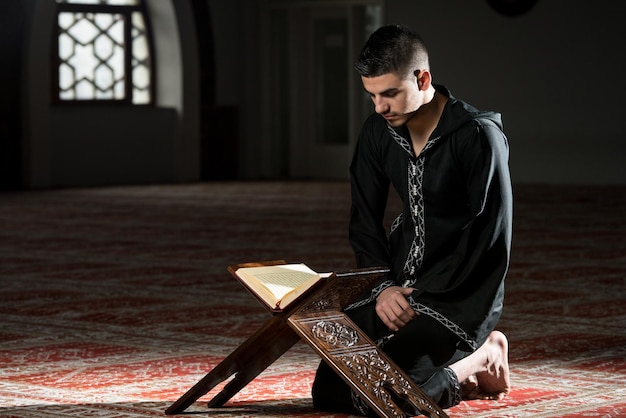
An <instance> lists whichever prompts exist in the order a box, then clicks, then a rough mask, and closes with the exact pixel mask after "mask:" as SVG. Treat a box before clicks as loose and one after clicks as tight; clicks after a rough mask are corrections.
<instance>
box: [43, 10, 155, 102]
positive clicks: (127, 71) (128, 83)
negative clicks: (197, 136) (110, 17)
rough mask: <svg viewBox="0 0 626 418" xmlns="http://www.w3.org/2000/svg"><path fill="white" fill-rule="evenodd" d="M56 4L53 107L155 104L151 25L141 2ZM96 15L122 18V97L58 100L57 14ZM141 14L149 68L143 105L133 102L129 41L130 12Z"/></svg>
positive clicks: (131, 58) (59, 92) (59, 60)
mask: <svg viewBox="0 0 626 418" xmlns="http://www.w3.org/2000/svg"><path fill="white" fill-rule="evenodd" d="M55 3H56V12H55V25H54V34H55V36H54V37H53V42H54V46H53V48H52V53H53V57H52V58H53V59H52V62H53V64H54V68H53V71H52V73H53V80H54V82H52V83H51V87H52V96H51V97H52V102H53V104H55V105H62V106H75V105H131V106H154V105H155V93H156V88H155V86H156V77H157V74H156V65H155V63H156V57H155V51H154V50H155V48H154V41H153V37H152V26H151V23H150V19H149V15H148V10H147V8H146V5H145V1H144V0H139V4H135V5H111V4H103V3H98V4H91V3H58V2H55ZM64 12H67V13H94V14H97V13H100V14H121V15H124V19H125V25H124V45H125V46H126V47H125V48H124V98H123V99H116V98H102V99H76V98H74V99H62V98H61V86H60V74H59V73H60V67H61V63H62V62H63V61H62V60H61V58H60V55H59V38H60V36H61V34H62V33H64V32H63V31H62V30H61V27H60V25H59V15H60V14H61V13H64ZM136 12H138V13H141V14H142V16H143V20H144V22H145V32H146V33H145V36H146V43H147V48H148V54H149V60H150V65H149V68H148V71H149V72H150V83H149V86H148V92H149V95H150V98H149V100H148V102H147V103H133V88H134V83H133V65H132V60H133V54H132V51H133V49H132V48H133V46H132V45H133V42H132V39H133V37H132V29H133V25H132V15H133V13H136Z"/></svg>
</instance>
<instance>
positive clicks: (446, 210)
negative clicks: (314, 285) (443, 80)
mask: <svg viewBox="0 0 626 418" xmlns="http://www.w3.org/2000/svg"><path fill="white" fill-rule="evenodd" d="M355 68H356V69H357V71H358V72H359V73H360V75H361V80H362V82H363V87H364V88H365V91H366V92H367V93H368V94H369V95H370V97H371V99H372V101H373V103H374V108H375V112H376V113H374V114H373V115H371V116H370V117H369V118H368V119H367V120H366V121H365V123H364V125H363V129H362V131H361V134H360V136H359V140H358V143H357V146H356V149H355V152H354V157H353V160H352V164H351V166H350V174H351V190H352V192H351V193H352V208H351V219H350V241H351V244H352V246H353V249H354V251H355V255H356V259H357V265H358V267H373V266H388V267H389V269H390V272H391V273H390V274H389V275H388V277H386V278H385V279H384V280H383V281H381V282H380V283H379V284H378V285H377V286H374V288H372V289H371V292H369V293H368V294H367V295H365V296H364V297H363V299H362V300H359V301H357V302H355V303H354V304H352V305H351V306H349V307H348V308H347V309H346V312H347V314H348V315H349V316H350V318H351V319H352V320H353V321H354V322H355V323H356V324H357V325H358V326H359V327H360V328H361V329H362V330H363V331H364V332H365V333H367V334H368V335H369V336H370V337H371V338H372V339H373V340H375V341H377V344H378V345H379V346H380V347H381V348H382V350H383V351H385V353H386V354H387V355H389V357H390V358H391V359H392V360H393V361H394V362H395V363H396V364H397V365H398V366H399V367H401V368H402V369H403V370H404V371H405V372H406V373H407V374H408V375H409V376H410V377H411V378H412V379H413V380H414V381H415V382H416V383H417V384H418V385H420V387H421V388H422V389H423V390H424V391H425V392H426V393H427V394H428V395H429V396H430V397H431V398H432V399H433V400H434V401H435V402H437V403H438V404H439V406H441V407H442V408H449V407H452V406H454V405H456V404H458V403H459V402H460V401H461V399H462V398H466V399H467V398H481V399H502V398H503V397H504V396H505V395H506V394H507V393H508V392H509V389H510V382H509V369H508V358H507V357H508V342H507V339H506V337H505V336H504V334H502V333H501V332H499V331H495V330H494V329H495V326H496V323H497V322H498V320H499V318H500V315H501V312H502V303H503V299H504V277H505V275H506V271H507V268H508V263H509V257H510V247H511V229H512V192H511V182H510V175H509V170H508V144H507V140H506V137H505V136H504V134H503V132H502V123H501V118H500V115H499V114H498V113H494V112H481V111H479V110H477V109H476V108H474V107H472V106H470V105H468V104H467V103H464V102H462V101H460V100H457V99H455V98H454V97H453V96H452V95H451V94H450V92H449V91H448V90H447V89H446V88H445V87H443V86H440V85H435V84H433V80H432V75H431V72H430V66H429V59H428V53H427V50H426V47H425V45H424V43H423V41H422V39H421V38H420V37H419V35H417V34H415V33H414V32H412V31H411V30H410V29H408V28H406V27H403V26H398V25H390V26H384V27H382V28H380V29H378V30H377V31H376V32H374V33H373V34H372V35H371V37H370V38H369V40H368V41H367V43H366V44H365V46H364V48H363V50H362V52H361V55H360V57H359V59H358V61H357V63H356V65H355ZM390 184H391V185H393V187H394V189H395V191H396V192H397V193H398V195H399V197H400V199H401V201H402V207H403V209H402V213H401V214H400V216H398V218H396V220H395V221H394V222H393V224H392V226H391V232H390V234H389V236H387V234H386V232H385V230H384V227H383V217H384V213H385V209H386V206H387V198H388V193H389V186H390ZM313 402H314V405H315V406H316V407H318V408H320V409H325V410H334V411H340V412H346V413H353V414H354V413H360V414H364V415H367V414H371V411H370V410H368V408H367V406H366V405H365V404H364V402H363V401H362V400H361V399H360V398H359V397H358V396H357V395H356V394H354V393H352V392H351V391H350V389H349V387H348V386H347V385H346V384H345V383H344V382H343V381H341V380H340V379H339V378H338V377H337V376H336V375H335V373H334V372H333V371H332V370H331V369H330V368H329V367H328V366H327V365H326V364H324V363H322V364H320V367H319V369H318V371H317V375H316V379H315V382H314V385H313ZM407 412H415V411H407Z"/></svg>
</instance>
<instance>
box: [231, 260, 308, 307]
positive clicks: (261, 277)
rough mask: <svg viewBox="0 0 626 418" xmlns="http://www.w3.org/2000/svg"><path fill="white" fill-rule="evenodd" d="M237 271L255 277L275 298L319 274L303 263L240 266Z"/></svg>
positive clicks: (277, 298)
mask: <svg viewBox="0 0 626 418" xmlns="http://www.w3.org/2000/svg"><path fill="white" fill-rule="evenodd" d="M238 272H239V273H244V274H249V275H251V276H253V277H255V278H256V279H257V280H258V281H259V282H260V283H261V284H263V286H265V287H266V288H267V289H268V290H269V291H270V292H272V293H273V294H274V296H275V298H276V300H280V299H282V298H283V296H285V295H286V294H287V293H289V292H290V291H292V290H293V289H295V288H297V287H298V286H300V285H302V284H304V283H306V282H308V281H309V280H311V279H313V278H316V277H319V275H318V274H317V273H316V272H315V271H313V270H311V269H310V268H309V267H307V266H306V265H304V264H285V265H277V266H266V267H249V268H240V269H239V270H238Z"/></svg>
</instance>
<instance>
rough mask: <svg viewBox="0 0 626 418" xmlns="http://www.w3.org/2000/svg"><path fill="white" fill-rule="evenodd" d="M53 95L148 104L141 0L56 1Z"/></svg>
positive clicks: (148, 68) (147, 60)
mask: <svg viewBox="0 0 626 418" xmlns="http://www.w3.org/2000/svg"><path fill="white" fill-rule="evenodd" d="M57 3H58V49H57V50H58V68H57V71H58V99H59V100H60V101H62V102H63V101H118V102H126V103H133V104H150V103H152V97H153V79H154V75H153V71H152V57H151V55H152V54H151V52H150V51H151V48H150V36H149V31H148V26H147V19H146V16H145V8H144V7H143V4H142V2H141V0H57Z"/></svg>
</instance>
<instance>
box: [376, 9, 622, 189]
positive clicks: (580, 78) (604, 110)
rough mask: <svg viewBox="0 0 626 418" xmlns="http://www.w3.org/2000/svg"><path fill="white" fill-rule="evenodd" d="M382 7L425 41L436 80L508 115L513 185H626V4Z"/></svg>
mask: <svg viewBox="0 0 626 418" xmlns="http://www.w3.org/2000/svg"><path fill="white" fill-rule="evenodd" d="M386 6H387V18H386V19H387V22H389V23H404V24H407V25H409V26H411V27H413V28H414V29H415V30H416V31H418V32H419V33H420V34H421V35H422V36H423V37H424V40H425V41H426V43H427V44H428V45H429V48H430V52H431V56H432V71H433V75H434V79H435V82H439V83H442V84H444V85H446V86H447V87H448V88H450V89H451V90H452V93H453V94H454V95H455V96H457V97H458V98H461V99H464V100H466V101H468V102H470V103H472V104H474V105H476V106H478V107H481V108H484V109H492V110H498V111H501V112H502V113H503V117H504V122H505V129H506V131H507V134H508V136H509V140H510V143H511V170H512V175H513V179H514V181H516V182H544V183H581V184H584V183H588V184H612V183H621V184H623V183H626V170H625V169H624V156H626V134H624V130H623V129H622V126H621V118H622V115H623V114H624V111H625V110H626V105H625V104H624V100H623V95H624V93H625V92H626V77H624V76H623V74H622V72H623V63H624V59H625V58H624V47H623V41H624V39H626V25H624V24H623V19H624V16H626V2H621V1H612V0H597V1H595V2H593V3H588V2H572V1H568V0H538V1H537V4H536V5H535V7H534V8H533V9H532V10H531V11H530V12H528V13H527V14H526V15H523V16H521V17H515V18H512V17H505V16H502V15H499V14H497V13H496V12H495V11H493V10H491V9H490V8H489V6H488V4H487V2H486V1H471V2H470V1H467V0H447V1H443V2H442V1H438V2H434V1H428V2H427V1H423V0H421V1H420V0H411V1H408V0H407V1H400V0H389V1H387V2H386Z"/></svg>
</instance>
